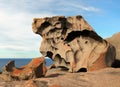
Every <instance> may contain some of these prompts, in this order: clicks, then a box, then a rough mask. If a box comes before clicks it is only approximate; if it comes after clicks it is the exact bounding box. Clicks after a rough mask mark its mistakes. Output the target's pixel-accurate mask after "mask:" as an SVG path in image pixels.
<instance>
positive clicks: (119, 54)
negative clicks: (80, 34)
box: [106, 32, 120, 60]
mask: <svg viewBox="0 0 120 87" xmlns="http://www.w3.org/2000/svg"><path fill="white" fill-rule="evenodd" d="M106 40H107V41H108V42H110V43H111V44H112V45H113V46H115V48H116V59H118V60H120V32H118V33H116V34H114V35H113V36H112V37H109V38H107V39H106Z"/></svg>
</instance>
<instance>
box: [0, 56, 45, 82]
mask: <svg viewBox="0 0 120 87" xmlns="http://www.w3.org/2000/svg"><path fill="white" fill-rule="evenodd" d="M46 72H47V68H46V65H45V60H44V58H42V57H40V58H33V59H32V61H31V62H30V63H29V64H27V65H25V66H22V67H20V68H17V67H15V64H14V61H10V62H9V63H8V64H6V65H5V66H3V69H2V74H0V78H2V79H3V80H5V81H14V80H29V79H33V78H40V77H43V76H45V74H46Z"/></svg>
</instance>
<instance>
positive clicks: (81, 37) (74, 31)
mask: <svg viewBox="0 0 120 87" xmlns="http://www.w3.org/2000/svg"><path fill="white" fill-rule="evenodd" d="M32 28H33V32H35V33H37V34H39V35H41V36H42V38H43V40H42V43H41V46H40V52H41V53H42V55H43V56H48V57H50V58H52V60H53V61H54V64H55V66H56V67H65V68H67V69H69V71H70V72H78V71H81V70H84V71H86V70H98V69H101V68H105V67H107V66H111V64H112V62H113V61H114V59H115V56H116V51H115V48H114V47H113V46H112V45H111V44H109V43H108V42H107V41H105V40H104V39H102V38H101V37H100V36H99V35H98V34H97V33H96V32H95V31H94V30H93V28H92V27H91V26H90V25H89V24H88V23H87V22H86V21H85V20H84V18H83V17H82V16H80V15H78V16H73V17H64V16H54V17H46V18H35V19H34V22H33V24H32Z"/></svg>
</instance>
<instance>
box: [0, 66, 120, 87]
mask: <svg viewBox="0 0 120 87" xmlns="http://www.w3.org/2000/svg"><path fill="white" fill-rule="evenodd" d="M0 87H120V68H105V69H101V70H97V71H92V72H89V71H88V72H86V73H84V72H81V73H68V72H66V71H61V70H59V69H57V68H55V69H50V70H48V72H47V73H46V77H45V78H37V79H33V80H23V81H11V82H3V81H1V80H0Z"/></svg>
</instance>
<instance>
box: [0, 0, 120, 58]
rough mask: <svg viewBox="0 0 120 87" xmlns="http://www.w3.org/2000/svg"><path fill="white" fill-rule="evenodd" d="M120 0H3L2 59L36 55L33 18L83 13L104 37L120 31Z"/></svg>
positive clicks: (0, 8)
mask: <svg viewBox="0 0 120 87" xmlns="http://www.w3.org/2000/svg"><path fill="white" fill-rule="evenodd" d="M119 3H120V0H0V58H34V57H39V56H42V55H41V53H40V52H39V48H40V43H41V40H42V38H41V37H40V36H39V35H37V34H35V33H33V31H32V22H33V18H43V17H51V16H66V17H68V16H75V15H82V16H83V17H84V18H85V20H86V21H87V22H88V23H89V24H90V25H91V26H92V27H93V29H94V30H95V31H96V32H97V33H98V34H99V35H100V36H101V37H103V38H107V37H110V36H112V35H113V34H115V33H117V32H120V4H119Z"/></svg>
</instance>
